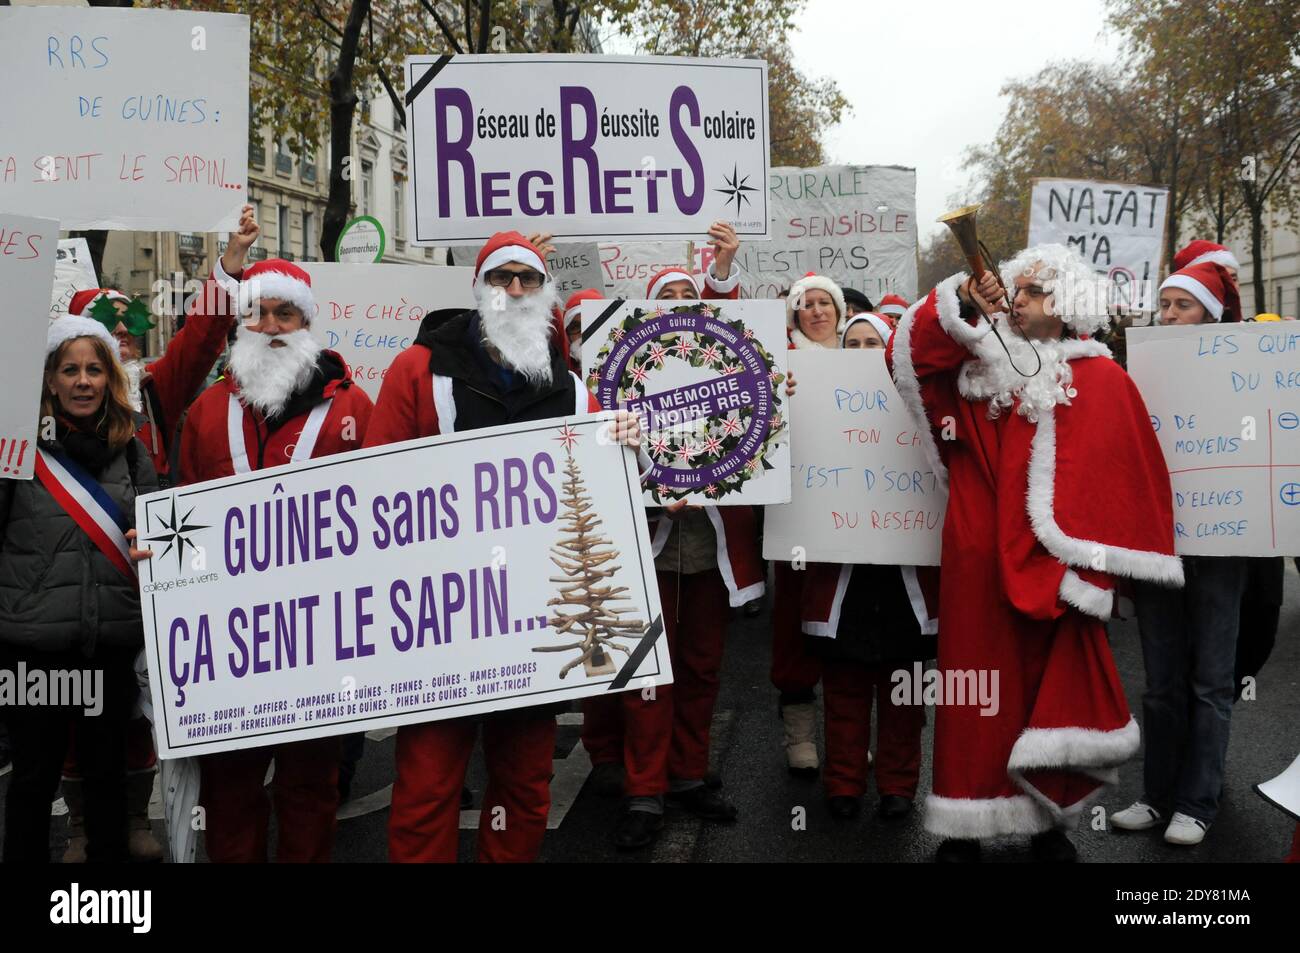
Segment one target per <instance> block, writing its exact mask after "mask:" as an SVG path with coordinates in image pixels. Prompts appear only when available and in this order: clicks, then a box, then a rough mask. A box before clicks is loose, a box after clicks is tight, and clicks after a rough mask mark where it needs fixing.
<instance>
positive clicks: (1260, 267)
mask: <svg viewBox="0 0 1300 953" xmlns="http://www.w3.org/2000/svg"><path fill="white" fill-rule="evenodd" d="M1250 261H1251V271H1252V272H1253V274H1252V275H1251V278H1252V281H1251V286H1252V288H1253V289H1254V291H1255V314H1261V313H1266V312H1267V311H1268V303H1267V302H1266V301H1265V300H1264V203H1263V202H1251V203H1250ZM1243 310H1244V309H1243ZM1242 317H1245V315H1244V314H1243V315H1242Z"/></svg>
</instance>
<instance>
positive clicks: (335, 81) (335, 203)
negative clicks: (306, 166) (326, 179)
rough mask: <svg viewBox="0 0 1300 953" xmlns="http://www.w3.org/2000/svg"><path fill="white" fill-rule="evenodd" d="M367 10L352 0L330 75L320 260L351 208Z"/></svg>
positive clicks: (329, 253)
mask: <svg viewBox="0 0 1300 953" xmlns="http://www.w3.org/2000/svg"><path fill="white" fill-rule="evenodd" d="M369 13H370V0H352V9H351V10H350V11H349V13H348V22H347V25H346V26H344V27H343V38H342V40H341V41H340V43H339V58H338V62H337V63H336V64H335V66H334V72H333V73H331V74H330V194H329V199H328V201H327V202H326V203H325V219H324V221H323V222H322V223H321V235H320V251H321V259H322V260H323V261H335V260H336V258H335V254H334V252H335V246H337V245H338V240H339V235H341V234H342V233H343V226H344V225H346V224H347V221H348V212H349V211H350V209H351V207H352V177H353V176H354V175H358V174H360V171H361V170H360V169H354V168H352V117H353V115H354V114H355V112H356V109H357V93H356V90H354V89H353V88H352V67H353V64H354V63H355V62H356V59H357V44H358V42H359V41H360V39H361V27H362V25H363V24H364V23H365V21H366V16H367V15H368V14H369Z"/></svg>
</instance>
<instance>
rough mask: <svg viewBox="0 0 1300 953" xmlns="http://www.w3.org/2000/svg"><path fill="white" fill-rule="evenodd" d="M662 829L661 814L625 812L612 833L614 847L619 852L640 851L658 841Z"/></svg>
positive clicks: (662, 820) (662, 819)
mask: <svg viewBox="0 0 1300 953" xmlns="http://www.w3.org/2000/svg"><path fill="white" fill-rule="evenodd" d="M663 828H664V816H663V815H662V814H651V813H650V812H649V811H628V810H625V811H624V812H623V816H622V817H620V818H619V819H618V827H617V828H616V829H615V831H614V846H615V847H617V848H618V849H619V850H642V849H644V848H646V847H649V846H650V845H651V844H653V843H654V842H655V841H656V840H657V839H658V837H659V832H660V831H661V830H663Z"/></svg>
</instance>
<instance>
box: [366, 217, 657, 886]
mask: <svg viewBox="0 0 1300 953" xmlns="http://www.w3.org/2000/svg"><path fill="white" fill-rule="evenodd" d="M538 241H543V242H544V237H543V236H538ZM474 294H475V298H476V300H477V301H478V308H477V310H474V311H463V312H460V313H457V314H452V315H447V314H446V313H445V312H434V313H431V314H430V316H429V317H428V318H426V319H425V320H424V322H422V323H421V326H420V331H419V334H418V335H417V336H416V339H415V344H413V345H412V346H411V347H409V348H407V349H406V350H405V351H403V352H402V353H401V354H399V355H398V356H397V359H396V360H395V361H393V364H392V367H391V368H390V369H389V371H388V374H387V376H386V377H385V378H384V384H383V387H382V388H381V389H380V392H379V400H378V402H377V404H376V406H375V415H374V418H373V420H372V421H371V424H370V430H369V432H368V433H367V435H366V446H370V447H374V446H381V445H383V444H387V443H396V442H398V441H401V440H411V439H414V438H416V437H431V436H436V435H438V434H450V433H462V432H464V431H468V430H477V429H480V428H483V427H495V426H499V425H502V424H508V423H517V422H519V421H526V420H547V419H550V418H559V417H571V416H573V415H575V414H587V413H593V412H596V411H599V410H600V405H599V403H598V402H597V401H596V398H595V397H593V396H592V395H591V394H589V393H588V392H587V389H586V388H585V387H584V386H583V385H582V383H581V382H580V381H579V380H578V378H577V376H576V375H575V374H574V373H573V372H572V371H570V370H569V364H568V354H567V351H568V338H567V336H566V335H565V333H564V327H563V324H562V319H561V318H560V317H557V316H556V314H555V307H556V304H557V302H556V292H555V285H554V283H553V282H552V281H551V280H550V276H549V274H548V273H547V269H546V263H545V261H544V254H543V252H542V250H541V249H539V248H538V247H537V245H535V244H534V243H533V242H532V241H530V240H529V239H527V238H525V237H524V236H523V235H521V234H519V233H518V232H498V233H497V234H496V235H494V236H492V238H491V239H489V240H488V242H487V243H486V244H485V245H484V246H483V248H482V250H480V252H479V254H478V258H477V261H476V262H475V266H474ZM613 431H614V436H615V439H617V440H618V441H620V442H622V443H624V444H626V445H628V446H630V447H637V446H639V445H640V424H639V422H638V421H637V418H636V417H635V415H632V414H628V413H626V412H621V411H620V412H619V413H618V415H617V419H616V420H615V422H614V425H613ZM480 727H481V728H482V733H483V749H484V755H485V757H486V760H487V769H488V786H487V790H486V792H485V793H484V797H483V809H482V817H483V823H481V824H480V825H479V831H478V859H479V861H481V862H525V861H532V860H536V859H537V855H538V852H539V851H540V850H541V847H542V837H543V835H544V834H545V833H546V816H547V813H548V812H549V810H550V803H551V794H550V778H551V758H552V755H553V754H554V750H555V712H554V709H553V707H552V706H546V705H543V706H540V707H534V708H519V709H510V710H507V711H501V712H496V713H493V714H491V715H487V716H485V717H483V718H451V719H446V720H443V721H434V722H429V723H427V724H422V725H408V726H405V727H402V728H399V729H398V732H397V780H396V781H395V782H394V784H393V801H392V811H391V814H390V815H389V824H388V853H389V857H390V859H392V860H394V861H398V862H407V863H409V862H443V863H454V862H455V860H456V848H457V842H458V834H457V831H458V830H459V826H460V804H461V790H462V788H463V785H464V779H465V770H466V768H467V766H468V764H469V758H470V754H471V752H472V751H473V749H474V742H475V740H476V739H477V737H478V735H479V729H480ZM498 818H499V819H500V821H501V823H500V824H498V823H497V820H498Z"/></svg>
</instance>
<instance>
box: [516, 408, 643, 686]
mask: <svg viewBox="0 0 1300 953" xmlns="http://www.w3.org/2000/svg"><path fill="white" fill-rule="evenodd" d="M560 434H561V436H560V437H558V438H557V439H558V440H560V441H562V442H563V443H564V453H565V457H566V460H565V464H564V474H565V477H564V483H563V489H562V493H561V496H560V503H561V505H562V506H563V513H562V515H561V516H560V529H561V532H562V533H563V534H564V535H563V536H562V537H561V538H560V541H559V542H558V543H557V544H556V545H555V546H553V547H551V554H552V555H551V562H553V563H555V565H557V566H558V567H560V571H561V572H562V573H564V575H562V576H551V577H550V581H551V582H554V583H559V584H560V588H559V590H558V595H556V596H555V597H554V598H552V599H549V600H548V601H547V603H546V604H547V605H548V606H568V607H575V608H573V609H570V610H568V611H566V610H564V609H559V608H557V609H556V610H555V614H554V615H552V616H551V618H550V619H548V620H547V625H548V626H550V627H552V628H554V629H555V630H556V633H557V634H558V635H561V636H576V637H577V641H576V642H567V643H565V644H564V645H548V646H540V647H537V648H534V649H533V651H534V652H578V653H579V655H578V657H577V658H575V659H573V660H571V661H569V662H567V663H566V664H565V666H564V667H563V668H562V669H560V678H564V676H566V675H568V674H569V672H570V671H571V670H572V669H574V668H577V667H578V666H579V665H581V666H582V667H583V669H584V671H585V672H586V673H587V676H588V677H591V676H594V675H611V674H613V673H614V672H616V671H618V666H617V665H615V664H614V660H613V658H612V657H611V655H610V651H611V650H613V651H615V652H622V653H623V654H624V655H627V656H629V657H630V656H631V654H632V653H631V652H629V651H628V650H627V649H626V648H624V647H623V646H622V645H619V644H618V643H617V642H615V641H614V639H634V640H635V639H639V638H641V637H642V635H644V633H645V630H646V624H645V623H644V622H642V621H640V620H639V619H631V618H624V616H625V615H626V614H627V613H629V612H632V611H634V610H632V609H628V608H620V607H617V606H614V605H612V603H616V602H627V601H628V597H627V596H626V595H625V593H626V592H627V591H628V589H627V587H626V586H616V585H614V584H613V583H612V582H611V581H610V580H612V579H613V578H614V576H616V575H617V574H618V572H619V570H620V568H621V567H620V566H618V565H617V564H615V563H614V560H615V559H617V558H618V557H619V555H620V553H619V551H618V550H617V549H615V548H614V546H613V544H612V542H611V541H610V540H609V539H608V538H607V537H605V536H601V535H600V534H599V533H597V532H596V528H597V527H598V526H600V525H601V523H602V522H603V521H602V520H601V519H600V518H598V517H597V516H596V513H595V510H594V504H593V503H592V500H591V496H590V495H589V494H588V493H587V486H586V483H585V482H584V481H583V478H582V468H581V467H580V466H578V461H577V460H575V459H574V458H573V453H572V451H571V447H572V445H573V443H574V441H575V440H576V439H577V435H576V434H575V432H574V431H573V430H571V429H570V428H569V427H568V425H567V424H566V425H565V426H564V427H563V428H561V430H560Z"/></svg>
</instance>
